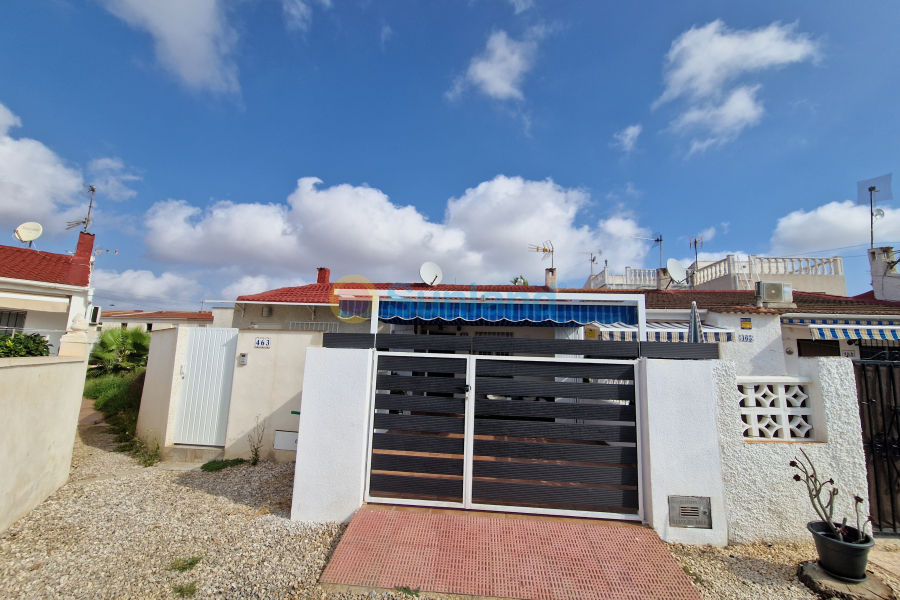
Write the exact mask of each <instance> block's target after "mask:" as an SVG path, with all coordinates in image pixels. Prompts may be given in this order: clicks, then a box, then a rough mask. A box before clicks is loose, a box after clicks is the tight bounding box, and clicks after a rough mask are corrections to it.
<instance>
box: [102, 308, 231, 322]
mask: <svg viewBox="0 0 900 600" xmlns="http://www.w3.org/2000/svg"><path fill="white" fill-rule="evenodd" d="M105 319H109V320H110V321H119V320H121V321H125V320H136V321H141V320H143V319H172V320H173V321H180V320H188V321H212V320H213V316H212V313H211V312H209V311H204V312H185V311H175V310H159V311H152V312H144V311H142V310H107V311H104V312H102V313H100V320H101V321H103V320H105Z"/></svg>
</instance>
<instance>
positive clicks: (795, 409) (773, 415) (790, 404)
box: [738, 382, 813, 440]
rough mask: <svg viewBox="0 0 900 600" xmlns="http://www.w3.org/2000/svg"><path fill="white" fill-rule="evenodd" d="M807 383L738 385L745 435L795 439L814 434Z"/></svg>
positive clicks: (756, 437) (772, 438)
mask: <svg viewBox="0 0 900 600" xmlns="http://www.w3.org/2000/svg"><path fill="white" fill-rule="evenodd" d="M808 385H809V384H800V383H784V382H778V383H776V382H759V383H742V384H738V392H739V393H740V406H741V420H742V421H743V425H744V431H743V435H744V437H745V438H755V439H771V440H795V439H809V438H811V437H812V435H813V427H812V425H811V423H810V422H811V421H812V408H811V407H810V398H809V393H808V387H807V386H808Z"/></svg>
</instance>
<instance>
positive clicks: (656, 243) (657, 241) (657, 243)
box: [631, 233, 663, 269]
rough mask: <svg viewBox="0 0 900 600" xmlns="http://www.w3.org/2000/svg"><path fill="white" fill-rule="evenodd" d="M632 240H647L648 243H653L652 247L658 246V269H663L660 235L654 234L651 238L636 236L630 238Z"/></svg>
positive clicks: (661, 239)
mask: <svg viewBox="0 0 900 600" xmlns="http://www.w3.org/2000/svg"><path fill="white" fill-rule="evenodd" d="M631 239H633V240H647V241H648V242H653V245H654V246H659V268H660V269H662V268H663V236H662V234H661V233H654V234H653V237H652V238H645V237H639V236H636V235H633V236H631Z"/></svg>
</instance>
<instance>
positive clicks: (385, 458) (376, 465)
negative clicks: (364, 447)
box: [372, 454, 463, 476]
mask: <svg viewBox="0 0 900 600" xmlns="http://www.w3.org/2000/svg"><path fill="white" fill-rule="evenodd" d="M372 470H373V471H400V472H403V473H434V474H436V475H459V476H462V474H463V461H462V459H461V458H432V457H430V456H402V455H396V454H373V455H372Z"/></svg>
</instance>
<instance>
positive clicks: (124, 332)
mask: <svg viewBox="0 0 900 600" xmlns="http://www.w3.org/2000/svg"><path fill="white" fill-rule="evenodd" d="M149 354H150V333H149V332H147V331H143V330H141V329H140V328H138V327H132V328H130V329H129V328H126V327H116V328H115V329H107V330H106V331H104V332H103V333H101V334H100V338H99V339H98V340H97V344H96V345H95V346H94V349H93V350H91V356H90V358H89V359H88V364H89V365H90V368H89V369H88V377H90V378H93V377H102V376H104V375H120V374H124V373H131V372H134V371H137V370H138V369H140V368H141V367H146V366H147V357H148V355H149Z"/></svg>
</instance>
